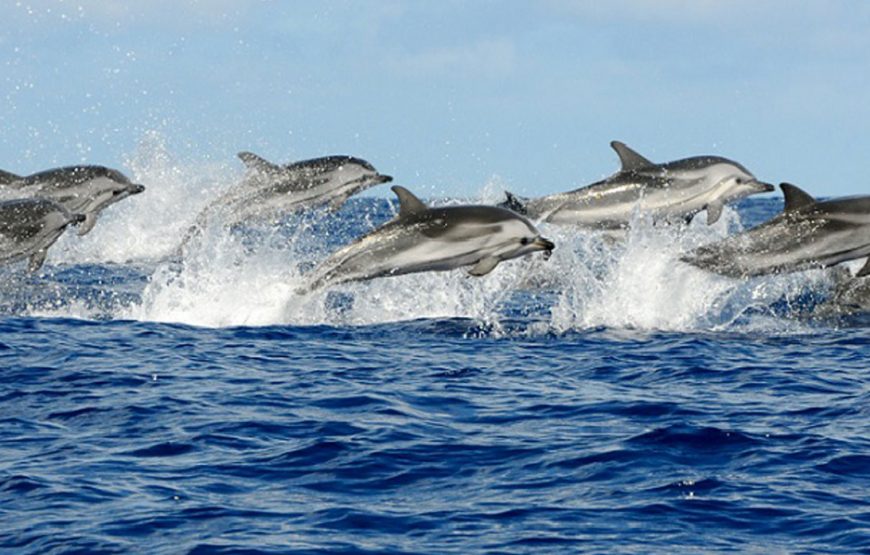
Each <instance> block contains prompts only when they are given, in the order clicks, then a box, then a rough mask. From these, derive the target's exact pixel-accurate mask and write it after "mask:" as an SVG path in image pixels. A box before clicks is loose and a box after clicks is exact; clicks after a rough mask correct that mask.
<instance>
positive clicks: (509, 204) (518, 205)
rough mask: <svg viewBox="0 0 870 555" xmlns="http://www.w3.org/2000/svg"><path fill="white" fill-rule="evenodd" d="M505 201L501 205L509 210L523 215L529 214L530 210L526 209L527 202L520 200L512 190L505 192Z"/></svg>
mask: <svg viewBox="0 0 870 555" xmlns="http://www.w3.org/2000/svg"><path fill="white" fill-rule="evenodd" d="M504 196H505V201H504V202H503V203H501V204H499V206H501V207H502V208H507V209H508V210H513V211H514V212H516V213H517V214H521V215H523V216H528V214H529V213H528V210H526V204H525V203H524V202H523V201H522V200H520V198H519V197H518V196H516V195H515V194H513V193H511V192H510V191H505V192H504Z"/></svg>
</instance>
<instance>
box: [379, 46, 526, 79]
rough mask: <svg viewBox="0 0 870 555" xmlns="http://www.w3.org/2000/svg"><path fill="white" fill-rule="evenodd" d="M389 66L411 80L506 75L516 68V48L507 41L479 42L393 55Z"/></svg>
mask: <svg viewBox="0 0 870 555" xmlns="http://www.w3.org/2000/svg"><path fill="white" fill-rule="evenodd" d="M391 65H392V66H393V68H394V69H396V70H397V71H400V72H402V73H405V74H410V75H415V76H421V75H445V74H450V73H459V74H470V75H484V76H499V75H507V74H509V73H511V72H512V71H513V70H514V68H515V67H516V47H515V46H514V44H513V42H511V41H510V40H507V39H481V40H478V41H476V42H472V43H469V44H464V45H456V46H441V47H433V48H429V49H426V50H422V51H419V52H414V53H402V54H397V55H394V57H393V59H392V64H391Z"/></svg>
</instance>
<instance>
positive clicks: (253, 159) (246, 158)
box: [238, 152, 280, 172]
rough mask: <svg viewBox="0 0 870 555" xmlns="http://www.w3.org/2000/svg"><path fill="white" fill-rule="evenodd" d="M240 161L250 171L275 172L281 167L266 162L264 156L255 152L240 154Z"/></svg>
mask: <svg viewBox="0 0 870 555" xmlns="http://www.w3.org/2000/svg"><path fill="white" fill-rule="evenodd" d="M238 157H239V159H240V160H241V161H242V162H243V163H244V164H245V166H247V167H248V169H249V170H256V171H261V172H273V171H275V170H277V169H279V168H280V166H278V165H276V164H273V163H272V162H270V161H268V160H266V159H265V158H263V157H262V156H258V155H256V154H254V153H253V152H240V153H239V154H238Z"/></svg>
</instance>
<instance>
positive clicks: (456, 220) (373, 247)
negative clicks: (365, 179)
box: [300, 185, 555, 293]
mask: <svg viewBox="0 0 870 555" xmlns="http://www.w3.org/2000/svg"><path fill="white" fill-rule="evenodd" d="M392 190H393V192H394V193H395V194H396V196H397V197H398V199H399V214H398V215H397V216H396V217H395V218H394V219H392V220H391V221H389V222H387V223H386V224H384V225H383V226H381V227H379V228H378V229H375V230H374V231H372V232H371V233H369V234H367V235H365V236H363V237H361V238H359V239H357V240H356V241H354V242H353V243H351V244H350V245H347V246H345V247H344V248H342V249H340V250H338V251H337V252H336V253H334V254H333V255H332V256H331V257H329V259H327V260H326V261H325V262H323V263H322V264H321V265H320V266H319V267H318V268H317V269H315V270H314V271H313V272H312V276H313V278H312V279H310V280H309V283H310V285H308V286H307V287H303V288H302V289H300V292H302V293H304V292H307V291H313V290H315V289H318V288H320V287H323V286H326V285H333V284H338V283H344V282H348V281H361V280H369V279H373V278H377V277H382V276H398V275H402V274H410V273H414V272H429V271H443V270H452V269H454V268H459V267H461V266H472V267H471V269H470V270H469V272H468V273H469V274H471V275H473V276H483V275H486V274H488V273H489V272H491V271H492V270H493V269H494V268H495V267H496V266H497V265H498V263H499V262H501V261H502V260H509V259H511V258H517V257H519V256H523V255H526V254H529V253H533V252H536V251H544V252H545V256H549V254H550V253H551V252H552V250H553V248H555V246H554V245H553V243H552V242H551V241H549V240H548V239H544V238H543V237H541V235H540V233H539V232H538V230H537V229H535V226H534V225H532V224H531V223H530V222H529V221H528V220H527V219H526V218H524V217H523V216H520V215H519V214H516V213H514V212H512V211H510V210H507V209H504V208H499V207H496V206H480V205H468V206H446V207H438V208H429V207H427V206H426V205H425V204H423V202H422V201H421V200H420V199H418V198H417V197H416V196H414V195H413V194H412V193H411V192H410V191H408V190H407V189H405V188H404V187H400V186H398V185H396V186H393V187H392Z"/></svg>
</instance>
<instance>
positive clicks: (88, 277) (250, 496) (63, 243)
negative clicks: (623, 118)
mask: <svg viewBox="0 0 870 555" xmlns="http://www.w3.org/2000/svg"><path fill="white" fill-rule="evenodd" d="M126 168H127V169H128V171H129V173H130V174H132V176H133V177H134V178H135V180H136V181H139V182H142V183H144V184H145V185H146V186H147V187H148V190H147V191H146V192H145V193H144V194H142V195H139V196H138V197H134V198H130V199H127V200H126V201H124V202H122V203H120V204H118V205H116V206H113V207H111V208H109V209H108V210H107V211H106V212H105V213H104V214H103V217H102V219H101V221H100V222H99V223H98V225H97V227H96V228H95V229H94V231H93V232H92V233H91V234H89V235H87V236H85V237H77V236H75V235H74V234H72V233H70V234H67V235H65V236H64V237H62V238H61V240H60V241H59V242H58V244H56V245H55V246H54V247H53V248H52V250H51V251H50V254H49V259H48V263H47V265H46V267H45V269H44V271H42V272H41V273H40V274H39V275H28V274H26V273H25V272H24V271H23V268H22V267H20V266H14V267H7V268H3V269H2V270H0V552H3V553H16V554H17V553H39V554H43V553H52V554H55V553H56V554H60V553H94V554H97V553H156V554H175V553H191V554H193V553H196V554H202V553H223V554H227V553H246V554H260V553H262V554H279V553H348V554H350V553H371V554H374V553H392V554H397V553H425V554H429V553H850V554H851V553H870V494H868V492H870V363H868V361H870V341H868V327H867V325H868V319H867V318H866V315H865V314H850V315H848V316H843V315H841V314H835V316H834V317H832V316H831V313H830V311H824V312H823V311H818V310H817V308H818V307H820V306H825V304H826V302H827V301H828V300H829V298H830V297H831V296H832V291H833V289H834V288H835V287H836V284H837V281H838V280H841V279H842V277H838V275H839V274H838V273H837V272H832V271H810V272H803V273H799V274H793V275H788V276H775V277H765V278H757V279H753V280H746V281H737V280H731V279H726V278H722V277H717V276H712V275H709V274H706V273H704V272H702V271H700V270H697V269H695V268H692V267H689V266H687V265H685V264H682V263H681V262H679V256H680V254H681V253H683V252H685V251H687V250H689V249H691V248H692V247H694V246H697V245H699V244H702V243H704V242H707V241H711V240H714V239H715V238H717V237H722V236H725V235H727V234H729V233H734V232H736V231H737V230H739V229H741V228H744V227H746V226H749V225H753V224H755V223H758V222H760V221H763V220H764V219H766V218H768V217H770V216H771V215H773V214H774V213H775V212H776V211H777V210H779V208H780V206H781V201H780V200H778V199H775V198H770V199H751V200H747V201H743V202H741V203H739V204H738V205H737V206H736V207H732V208H729V209H727V210H726V212H725V214H724V216H723V218H722V220H721V221H720V222H718V223H717V224H716V225H714V226H709V227H708V226H706V225H704V223H703V218H700V219H698V220H699V221H695V222H692V223H691V224H690V225H688V226H672V227H667V226H655V225H653V224H652V223H651V222H648V221H645V220H644V218H643V216H642V215H640V214H639V215H638V216H637V218H636V221H635V222H634V224H633V227H632V230H631V231H630V232H629V233H628V234H627V236H626V237H625V238H623V240H614V239H613V238H610V237H605V236H600V235H596V234H588V233H580V232H577V231H573V230H569V229H564V228H555V227H553V228H542V230H543V231H544V234H545V236H547V237H549V238H551V239H553V240H554V241H555V242H556V244H557V250H556V251H555V252H554V253H553V257H552V258H551V259H550V260H549V261H544V260H543V259H542V258H541V257H540V256H531V257H527V258H525V259H522V260H514V261H509V262H506V263H503V264H501V265H500V267H499V268H497V269H496V270H495V271H494V272H493V273H492V274H490V275H488V276H485V277H483V278H471V277H469V276H467V275H465V273H464V272H462V271H456V272H447V273H432V274H418V275H410V276H402V277H398V278H389V279H380V280H375V281H371V282H367V283H359V284H348V285H344V286H341V287H336V288H335V289H333V290H331V291H328V292H320V293H317V294H314V295H310V296H304V297H303V296H300V295H298V294H297V293H296V289H297V287H298V286H299V285H300V284H301V283H302V279H303V276H304V274H305V272H306V271H307V270H309V269H310V268H311V267H312V266H313V265H314V264H316V263H317V262H318V261H319V260H322V259H323V257H325V256H326V255H328V253H329V252H331V251H332V250H334V249H335V248H337V247H338V246H340V245H342V244H344V243H346V242H348V241H350V240H351V239H353V238H354V237H356V236H357V235H359V234H361V233H363V232H365V231H366V230H368V229H371V228H372V227H373V226H375V225H378V224H379V223H381V222H383V221H385V220H386V219H388V218H389V217H391V215H392V214H394V212H395V206H394V204H393V203H392V202H391V201H389V200H386V199H380V198H358V199H353V200H352V201H351V202H349V203H348V205H347V206H346V207H345V208H344V209H342V210H341V211H340V212H338V213H335V214H306V215H302V216H298V217H291V218H287V219H285V220H282V221H280V222H277V223H275V224H273V225H264V226H260V227H252V228H247V229H236V230H231V231H226V230H223V229H222V228H221V227H220V226H218V225H215V226H214V227H212V228H209V229H208V230H206V233H204V234H203V235H202V236H201V237H200V238H197V239H195V240H194V241H192V242H190V243H188V244H187V245H185V247H184V249H182V250H181V251H179V241H180V238H181V237H182V236H183V235H184V233H185V231H186V229H187V226H189V225H190V223H191V222H192V221H193V219H194V218H195V216H196V214H197V212H198V210H199V209H201V208H202V207H203V206H205V204H206V203H207V202H208V201H209V200H211V199H212V198H214V196H215V195H216V194H217V193H219V192H220V191H221V190H223V189H224V188H226V187H228V186H230V185H231V184H232V183H233V182H234V181H236V180H237V179H239V177H240V176H241V170H240V168H239V167H237V165H236V164H234V163H233V162H232V161H229V162H227V163H226V164H225V165H223V164H214V163H212V162H208V161H206V162H197V161H178V160H175V159H173V156H172V153H171V152H168V151H167V149H166V148H165V147H164V146H163V144H162V143H161V141H160V139H159V137H151V138H149V140H147V141H145V142H143V145H142V147H141V149H140V150H139V151H138V152H136V153H134V154H133V155H132V156H131V157H130V159H129V160H127V161H126ZM592 177H594V176H592ZM397 183H400V184H402V185H406V186H408V187H410V188H411V189H412V190H414V189H415V184H414V183H405V182H402V181H401V179H397ZM501 188H502V186H501V184H499V183H496V182H494V183H481V184H472V185H469V192H468V199H471V200H474V201H481V202H493V201H496V200H498V199H499V198H500V194H501V193H500V192H501ZM436 202H455V201H439V200H437V199H436ZM859 264H860V262H859V263H857V264H853V265H852V266H851V267H852V269H853V270H854V266H856V265H859ZM820 314H824V317H820V316H819V315H820Z"/></svg>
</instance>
